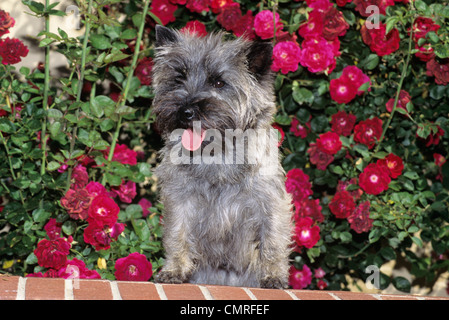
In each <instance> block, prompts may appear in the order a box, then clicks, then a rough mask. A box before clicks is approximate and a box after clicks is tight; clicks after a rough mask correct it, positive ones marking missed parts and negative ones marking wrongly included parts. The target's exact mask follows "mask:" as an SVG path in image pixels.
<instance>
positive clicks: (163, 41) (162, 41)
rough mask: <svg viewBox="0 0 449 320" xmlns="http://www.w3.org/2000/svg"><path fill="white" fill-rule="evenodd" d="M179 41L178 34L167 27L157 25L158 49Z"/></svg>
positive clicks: (156, 43)
mask: <svg viewBox="0 0 449 320" xmlns="http://www.w3.org/2000/svg"><path fill="white" fill-rule="evenodd" d="M177 41H178V36H177V34H176V32H175V31H174V30H172V29H169V28H167V27H164V26H161V25H156V42H155V45H156V47H160V46H165V45H168V44H170V43H175V42H177Z"/></svg>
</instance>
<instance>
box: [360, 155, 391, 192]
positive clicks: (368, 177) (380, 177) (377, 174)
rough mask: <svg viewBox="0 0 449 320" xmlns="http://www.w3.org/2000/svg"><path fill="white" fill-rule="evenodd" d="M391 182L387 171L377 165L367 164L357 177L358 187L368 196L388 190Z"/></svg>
mask: <svg viewBox="0 0 449 320" xmlns="http://www.w3.org/2000/svg"><path fill="white" fill-rule="evenodd" d="M390 182H391V179H390V173H389V172H388V169H387V168H386V167H385V166H383V165H379V164H377V163H371V164H369V165H368V166H367V167H366V168H365V170H363V172H362V173H361V174H360V176H359V185H360V187H361V188H362V189H363V191H365V192H366V193H368V194H373V195H378V194H379V193H381V192H382V191H386V190H388V185H389V183H390Z"/></svg>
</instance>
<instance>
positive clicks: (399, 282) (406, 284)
mask: <svg viewBox="0 0 449 320" xmlns="http://www.w3.org/2000/svg"><path fill="white" fill-rule="evenodd" d="M392 283H393V285H394V287H395V288H396V289H398V290H399V291H402V292H410V289H411V284H410V281H408V280H407V279H406V278H404V277H395V278H393V281H392Z"/></svg>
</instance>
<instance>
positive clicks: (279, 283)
mask: <svg viewBox="0 0 449 320" xmlns="http://www.w3.org/2000/svg"><path fill="white" fill-rule="evenodd" d="M260 287H261V288H266V289H286V288H287V287H288V285H287V282H286V281H283V280H282V279H279V278H275V277H266V278H263V279H262V280H261V281H260Z"/></svg>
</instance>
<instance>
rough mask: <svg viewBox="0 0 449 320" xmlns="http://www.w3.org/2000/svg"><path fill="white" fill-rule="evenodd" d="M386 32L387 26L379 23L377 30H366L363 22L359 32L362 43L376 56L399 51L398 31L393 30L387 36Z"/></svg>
mask: <svg viewBox="0 0 449 320" xmlns="http://www.w3.org/2000/svg"><path fill="white" fill-rule="evenodd" d="M386 31H387V26H386V24H383V23H382V22H379V28H373V29H368V28H367V27H366V22H365V24H364V25H363V26H362V28H361V30H360V33H361V34H362V40H363V42H364V43H365V44H366V45H368V46H369V47H370V49H371V51H373V52H375V53H376V54H377V55H378V56H386V55H389V54H391V53H393V52H395V51H396V50H398V49H399V42H400V38H399V31H398V29H396V28H394V29H392V30H391V31H390V32H389V33H388V34H385V33H386Z"/></svg>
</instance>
